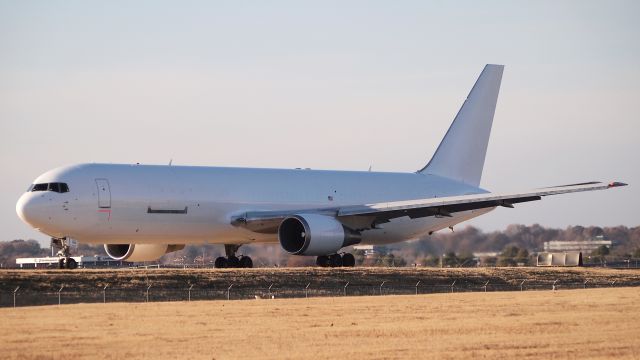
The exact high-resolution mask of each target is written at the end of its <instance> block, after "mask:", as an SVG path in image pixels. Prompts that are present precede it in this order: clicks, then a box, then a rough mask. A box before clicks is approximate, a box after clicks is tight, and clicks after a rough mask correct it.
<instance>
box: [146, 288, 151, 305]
mask: <svg viewBox="0 0 640 360" xmlns="http://www.w3.org/2000/svg"><path fill="white" fill-rule="evenodd" d="M149 289H151V285H149V286H147V302H149Z"/></svg>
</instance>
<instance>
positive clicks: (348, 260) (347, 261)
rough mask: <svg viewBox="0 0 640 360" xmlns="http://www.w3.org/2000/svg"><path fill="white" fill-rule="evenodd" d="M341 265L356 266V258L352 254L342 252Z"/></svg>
mask: <svg viewBox="0 0 640 360" xmlns="http://www.w3.org/2000/svg"><path fill="white" fill-rule="evenodd" d="M342 266H344V267H354V266H356V258H355V256H353V254H349V253H346V254H343V255H342Z"/></svg>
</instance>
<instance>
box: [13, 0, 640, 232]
mask: <svg viewBox="0 0 640 360" xmlns="http://www.w3.org/2000/svg"><path fill="white" fill-rule="evenodd" d="M639 4H640V3H638V2H637V1H530V2H524V1H483V2H479V1H468V2H464V1H456V2H450V1H432V2H427V1H335V2H334V1H315V2H311V1H308V2H305V1H290V2H280V1H269V2H265V1H202V2H196V1H173V2H170V1H147V2H145V1H5V0H1V1H0V164H1V166H2V190H1V191H0V219H1V220H0V225H1V228H0V229H1V231H0V239H1V240H10V239H14V238H36V239H38V240H42V241H45V240H47V239H46V237H45V236H43V235H41V234H39V233H37V232H36V231H34V230H32V229H30V228H29V227H28V226H27V225H25V224H23V223H22V222H21V221H20V220H19V219H18V217H17V216H16V214H15V203H16V200H17V199H18V197H19V196H20V195H21V193H22V192H23V191H24V190H25V189H26V188H27V186H28V185H29V184H30V183H31V182H32V181H33V179H34V178H35V177H37V176H38V175H39V174H41V173H43V172H45V171H46V170H48V169H51V168H54V167H58V166H61V165H67V164H72V163H80V162H113V163H135V162H140V163H149V164H166V163H168V162H169V160H170V159H173V163H174V164H189V165H223V166H255V167H281V168H294V167H310V168H315V169H351V170H366V169H367V168H368V167H369V166H370V165H371V166H372V167H373V169H374V170H378V171H400V172H412V171H415V170H417V169H419V168H421V167H422V166H424V164H425V163H426V162H427V161H428V160H429V158H430V156H431V154H432V153H433V151H434V150H435V148H436V146H437V145H438V143H439V141H440V139H441V138H442V136H443V135H444V133H445V131H446V129H447V128H448V126H449V124H450V122H451V120H452V119H453V117H454V115H455V113H456V112H457V110H458V108H459V106H460V105H461V104H462V102H463V101H464V99H465V97H466V95H467V93H468V91H469V89H470V88H471V86H472V85H473V83H474V81H475V79H476V77H477V76H478V74H479V73H480V71H481V70H482V67H483V66H484V64H486V63H497V64H505V65H506V68H505V73H504V76H503V82H502V88H501V94H500V98H499V100H498V107H497V111H496V116H495V119H494V127H493V132H492V136H491V140H490V143H489V151H488V154H487V161H486V164H485V169H484V176H483V181H482V186H483V187H485V188H487V189H489V190H492V191H504V190H517V189H529V188H532V187H542V186H550V185H558V184H566V183H574V182H581V181H588V180H603V181H609V180H614V179H615V180H620V181H625V182H628V183H630V184H631V186H629V187H626V188H623V189H616V190H615V191H605V192H595V193H585V194H574V195H564V196H558V197H554V198H549V199H543V201H541V202H536V203H530V204H524V205H521V206H518V207H517V208H516V209H498V210H497V211H494V212H493V213H491V214H489V215H486V216H484V217H481V218H479V219H477V220H473V221H471V222H470V224H473V225H476V226H479V227H481V228H483V229H485V230H494V229H501V228H504V227H505V226H506V225H508V224H510V223H524V224H533V223H540V224H542V225H545V226H553V227H566V226H567V225H601V226H611V225H620V224H621V225H627V226H637V225H640V221H639V214H640V167H639V165H640V160H639V157H640V145H639V143H638V140H639V138H640V125H639V120H640V119H639V115H638V104H639V103H640V21H638V19H639V18H640V5H639Z"/></svg>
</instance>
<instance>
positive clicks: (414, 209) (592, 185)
mask: <svg viewBox="0 0 640 360" xmlns="http://www.w3.org/2000/svg"><path fill="white" fill-rule="evenodd" d="M626 185H627V184H624V183H620V182H611V183H608V184H605V183H601V182H587V183H580V184H571V185H561V186H554V187H547V188H542V189H536V190H533V191H526V192H513V193H502V194H500V193H484V194H470V195H458V196H447V197H435V198H428V199H416V200H404V201H392V202H383V203H374V204H362V205H346V206H340V207H334V208H316V209H297V210H284V211H280V210H278V211H248V212H246V213H243V214H241V215H237V216H234V217H233V218H232V221H231V224H232V225H234V226H240V227H244V228H247V229H249V230H251V231H255V232H259V233H276V232H277V230H278V226H279V224H280V222H282V220H284V219H285V218H286V217H288V216H291V215H294V214H305V213H307V214H308V213H315V214H324V215H328V216H333V217H336V218H337V219H338V220H340V221H341V222H342V223H343V224H345V225H346V226H349V227H351V228H352V229H353V230H367V229H372V228H375V227H376V226H377V225H378V224H382V223H385V222H388V221H389V220H391V219H394V218H399V217H403V216H408V217H410V218H412V219H414V218H420V217H427V216H436V217H449V216H451V214H452V213H456V212H461V211H468V210H476V209H484V208H493V207H496V206H504V207H509V208H512V207H513V205H514V204H517V203H522V202H528V201H536V200H540V199H541V198H542V197H543V196H551V195H559V194H567V193H573V192H582V191H594V190H606V189H610V188H614V187H619V186H626Z"/></svg>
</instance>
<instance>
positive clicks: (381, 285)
mask: <svg viewBox="0 0 640 360" xmlns="http://www.w3.org/2000/svg"><path fill="white" fill-rule="evenodd" d="M386 282H387V281H386V280H385V281H383V282H382V284H380V295H382V287H383V286H384V283H386Z"/></svg>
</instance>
